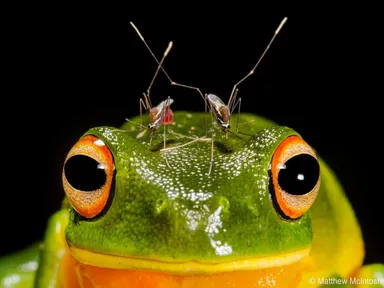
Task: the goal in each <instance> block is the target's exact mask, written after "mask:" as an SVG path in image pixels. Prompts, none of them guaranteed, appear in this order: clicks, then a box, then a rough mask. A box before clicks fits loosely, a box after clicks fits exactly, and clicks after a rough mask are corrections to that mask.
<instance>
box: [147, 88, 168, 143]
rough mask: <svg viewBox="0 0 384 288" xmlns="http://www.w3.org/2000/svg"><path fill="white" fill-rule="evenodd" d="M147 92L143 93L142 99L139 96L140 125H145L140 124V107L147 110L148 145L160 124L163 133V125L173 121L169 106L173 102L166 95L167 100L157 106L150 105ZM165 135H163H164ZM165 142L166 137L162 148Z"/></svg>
mask: <svg viewBox="0 0 384 288" xmlns="http://www.w3.org/2000/svg"><path fill="white" fill-rule="evenodd" d="M148 95H149V94H145V93H144V100H143V99H142V98H140V118H141V123H140V125H141V127H143V128H144V127H145V126H143V124H142V115H143V114H142V113H143V112H142V107H144V109H145V110H146V111H147V113H148V122H149V124H148V126H147V127H148V129H149V130H150V140H149V145H150V146H151V144H152V138H153V135H154V134H155V133H156V131H157V130H159V129H160V127H161V125H163V126H164V133H165V126H166V125H169V124H171V123H172V122H173V112H172V110H171V108H170V106H171V104H172V103H173V99H171V97H169V96H168V98H167V100H164V101H162V102H161V103H159V104H158V105H157V106H155V107H152V105H151V101H150V99H149V96H148ZM164 135H165V134H164ZM164 137H165V136H164ZM165 142H166V139H165V138H164V148H165Z"/></svg>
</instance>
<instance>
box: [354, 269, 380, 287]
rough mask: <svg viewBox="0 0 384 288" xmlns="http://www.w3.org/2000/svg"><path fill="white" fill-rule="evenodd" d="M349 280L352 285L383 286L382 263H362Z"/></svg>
mask: <svg viewBox="0 0 384 288" xmlns="http://www.w3.org/2000/svg"><path fill="white" fill-rule="evenodd" d="M350 281H351V282H352V283H353V284H354V286H353V287H361V288H368V287H372V288H373V287H384V264H380V263H375V264H368V265H364V266H363V267H362V268H361V269H360V270H359V272H358V273H357V274H356V275H355V276H353V277H351V280H350Z"/></svg>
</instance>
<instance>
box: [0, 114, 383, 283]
mask: <svg viewBox="0 0 384 288" xmlns="http://www.w3.org/2000/svg"><path fill="white" fill-rule="evenodd" d="M173 116H174V117H173V119H172V120H173V121H172V123H169V125H167V134H166V144H167V146H166V148H165V149H164V145H163V143H164V138H163V137H164V135H163V133H158V132H159V131H158V132H156V133H154V134H153V133H151V131H150V130H149V129H144V130H142V129H138V126H136V125H135V124H134V123H133V122H139V121H140V120H139V119H140V118H139V117H136V118H134V119H132V122H126V123H125V124H124V125H123V126H122V127H121V128H120V129H116V128H114V127H95V128H92V129H90V130H88V131H87V132H85V133H84V135H83V136H82V137H81V138H80V139H79V140H78V142H77V143H75V144H74V146H73V147H72V148H71V149H70V150H69V152H68V156H67V157H66V159H65V161H64V163H63V172H62V180H63V189H64V192H65V199H64V201H63V204H62V209H61V210H60V211H57V212H56V213H55V214H53V215H52V216H51V218H50V219H49V222H48V225H47V229H46V232H45V237H44V240H43V241H42V242H41V243H39V244H36V245H33V246H31V247H30V248H28V249H26V250H24V251H20V252H19V253H16V254H14V255H10V256H8V257H5V258H3V259H1V260H0V283H1V284H2V287H318V286H332V285H337V286H338V287H339V286H340V285H344V286H345V287H351V286H353V285H358V284H360V286H359V287H375V285H378V286H377V287H382V285H384V282H383V281H384V280H383V276H384V265H382V264H371V265H366V266H363V260H364V243H363V239H362V233H361V229H360V227H359V224H358V221H357V219H356V217H355V214H354V211H353V210H352V207H351V205H350V203H349V202H348V199H347V197H346V194H345V192H344V191H343V188H342V187H341V185H340V183H339V182H338V180H337V178H336V177H335V175H334V173H333V172H332V170H331V169H330V167H328V166H327V164H326V163H325V162H324V161H323V160H322V159H321V158H320V157H319V155H318V154H317V151H316V150H315V149H314V148H313V147H312V146H311V145H310V144H308V143H307V142H306V141H305V140H304V139H303V138H302V137H301V136H300V134H299V133H298V132H296V131H294V130H293V129H291V128H288V127H285V126H280V125H277V124H276V123H274V122H272V121H270V120H268V119H264V118H262V117H259V116H256V115H253V114H247V113H242V114H241V120H242V121H243V123H244V124H243V125H241V130H242V132H243V133H242V134H241V137H240V136H235V135H232V133H231V134H229V136H228V137H227V138H226V137H224V136H223V135H222V134H220V131H217V132H213V133H216V136H215V140H214V142H212V139H211V138H209V137H204V135H205V133H206V122H207V118H206V117H207V114H206V113H198V112H183V111H180V112H175V113H174V115H173ZM231 129H233V128H231ZM233 132H234V133H235V132H236V131H233ZM149 136H150V137H151V139H152V138H153V140H152V141H151V142H152V143H151V145H149ZM211 156H214V157H211ZM210 159H213V162H212V163H211V161H210ZM338 281H339V282H338ZM380 281H381V282H380ZM361 283H362V284H361ZM380 284H381V286H380Z"/></svg>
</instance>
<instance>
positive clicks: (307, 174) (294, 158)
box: [271, 136, 320, 219]
mask: <svg viewBox="0 0 384 288" xmlns="http://www.w3.org/2000/svg"><path fill="white" fill-rule="evenodd" d="M271 175H272V184H273V190H274V191H273V193H274V195H273V196H274V197H273V198H274V199H275V200H276V202H277V204H278V207H279V208H280V210H281V212H283V213H284V215H285V216H287V217H289V218H291V219H297V218H299V217H300V216H302V215H303V214H304V213H305V212H306V211H307V210H308V209H309V208H310V207H311V206H312V204H313V202H314V201H315V199H316V196H317V194H318V192H319V189H320V166H319V163H318V161H317V157H316V154H315V152H314V151H313V150H312V148H311V147H310V146H309V145H308V144H307V143H306V142H305V141H304V140H303V139H302V138H300V137H298V136H290V137H288V138H286V139H285V140H284V141H283V142H282V143H281V144H280V145H279V147H278V148H277V149H276V151H275V153H274V155H273V158H272V164H271Z"/></svg>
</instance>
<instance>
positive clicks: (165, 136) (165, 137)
mask: <svg viewBox="0 0 384 288" xmlns="http://www.w3.org/2000/svg"><path fill="white" fill-rule="evenodd" d="M163 126H164V149H165V148H166V142H167V140H166V139H167V134H166V125H163ZM164 159H165V163H167V166H168V167H169V168H171V166H170V165H169V162H168V158H167V153H164Z"/></svg>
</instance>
